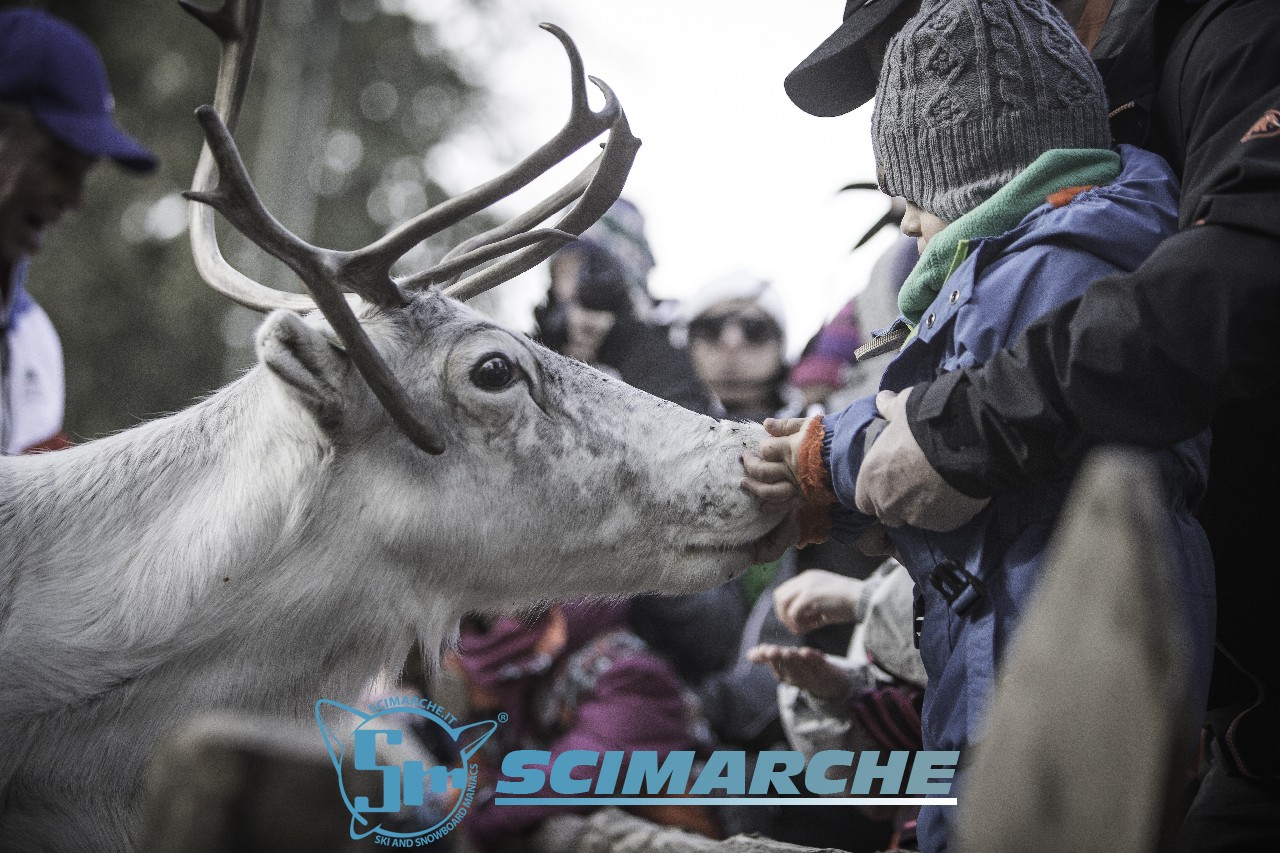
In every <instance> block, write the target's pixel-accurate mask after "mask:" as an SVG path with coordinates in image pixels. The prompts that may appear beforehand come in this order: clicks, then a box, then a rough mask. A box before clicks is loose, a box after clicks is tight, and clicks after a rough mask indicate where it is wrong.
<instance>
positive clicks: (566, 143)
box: [179, 0, 640, 454]
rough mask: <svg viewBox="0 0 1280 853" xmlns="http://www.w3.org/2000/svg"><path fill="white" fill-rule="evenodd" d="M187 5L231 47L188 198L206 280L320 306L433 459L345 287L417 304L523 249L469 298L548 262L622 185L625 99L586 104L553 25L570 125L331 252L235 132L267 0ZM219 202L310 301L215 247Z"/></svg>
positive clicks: (430, 440)
mask: <svg viewBox="0 0 1280 853" xmlns="http://www.w3.org/2000/svg"><path fill="white" fill-rule="evenodd" d="M179 2H180V3H181V5H182V7H183V8H184V9H186V10H187V11H188V12H190V13H192V14H193V15H194V16H195V17H196V18H198V19H199V20H200V21H202V22H203V23H204V24H205V25H206V26H208V27H209V28H210V29H211V30H213V32H214V33H215V34H216V35H217V36H218V38H219V40H220V41H221V42H222V57H221V61H220V63H219V69H218V84H217V90H216V93H215V96H214V104H215V107H216V108H215V107H209V106H204V107H201V108H200V109H198V110H197V111H196V115H197V118H198V119H199V122H200V126H201V128H202V129H203V131H204V135H205V140H206V142H207V145H206V147H205V149H204V151H203V152H202V154H201V158H200V163H199V165H198V166H197V168H196V176H195V179H194V182H193V185H192V188H191V190H190V191H189V192H187V193H186V197H187V198H188V199H190V200H191V201H192V205H191V243H192V252H193V254H194V255H195V258H196V266H197V268H198V269H199V271H200V274H201V276H202V277H203V278H204V279H205V281H206V282H207V283H208V284H209V285H210V286H211V287H213V288H214V289H215V290H217V291H219V292H220V293H223V294H224V295H226V296H228V297H230V298H231V299H233V300H235V301H236V302H239V303H240V304H241V305H244V306H246V307H248V308H253V309H255V310H258V311H270V310H272V309H275V308H286V309H290V310H296V311H306V310H310V309H312V308H317V307H318V308H319V309H320V311H321V312H322V313H323V314H324V316H325V318H326V319H327V320H328V321H329V324H330V325H331V326H332V327H333V329H334V331H335V332H336V333H337V334H338V336H339V337H340V338H341V339H342V341H343V343H344V345H345V346H346V350H347V353H348V355H350V357H351V360H352V362H353V363H354V364H355V365H356V367H357V368H358V369H359V371H360V373H361V375H362V376H363V377H364V378H365V380H366V381H367V382H368V383H369V386H370V388H371V389H372V390H373V392H374V394H375V395H376V396H377V398H378V400H379V401H380V402H381V403H382V404H383V406H384V407H386V409H387V412H388V413H389V414H390V415H391V417H392V419H393V420H395V422H396V423H397V424H398V425H399V426H400V428H401V429H402V430H404V432H405V434H406V435H407V436H408V437H409V438H410V439H411V440H412V441H413V442H414V444H416V445H417V446H418V447H420V448H422V449H423V450H425V451H426V452H428V453H432V454H438V453H440V452H442V451H443V450H444V443H443V441H441V440H440V439H439V438H438V437H437V436H435V435H434V434H433V433H432V431H431V430H429V429H427V428H426V427H425V426H424V425H423V424H422V423H421V422H420V421H418V419H417V418H416V417H415V416H414V415H413V413H412V412H411V411H410V409H409V406H408V403H407V401H406V398H405V394H404V391H403V389H402V388H401V387H400V385H399V383H398V382H397V381H396V379H395V377H394V376H393V375H392V374H391V371H390V370H389V369H388V368H387V366H386V363H385V362H384V361H383V360H382V358H381V356H379V355H378V352H377V350H375V349H374V347H373V345H372V343H371V342H370V341H369V338H368V336H367V335H366V334H365V332H364V329H363V328H362V327H361V325H360V322H359V320H358V319H356V316H355V314H354V312H353V311H352V308H351V305H350V304H348V300H349V299H350V300H353V301H354V297H348V296H344V294H343V290H344V288H345V289H348V290H351V291H353V292H354V293H355V294H358V295H359V297H361V298H363V299H365V300H368V301H369V302H372V303H374V304H375V305H378V306H380V307H381V308H383V309H388V310H391V309H395V308H400V307H403V306H404V305H405V304H407V302H408V297H407V296H406V295H405V293H404V291H403V290H402V289H401V285H403V286H405V287H422V286H427V285H433V284H435V283H437V282H440V281H444V280H446V279H450V278H453V277H456V276H458V275H459V274H461V273H462V272H464V271H465V270H467V269H470V268H472V267H474V266H477V265H479V264H482V263H485V262H488V261H491V260H494V259H495V258H498V257H501V256H503V255H508V254H509V253H513V252H514V254H511V255H510V257H507V258H505V259H504V260H503V261H500V262H499V263H496V264H493V265H492V266H490V267H489V268H488V269H485V270H483V271H482V272H479V273H476V274H474V275H472V276H470V277H468V278H466V279H464V280H463V281H461V282H460V283H458V284H456V285H455V286H454V287H451V288H450V289H449V290H448V291H447V293H448V295H451V296H456V297H457V298H461V299H468V298H470V297H472V296H475V295H477V294H479V293H483V292H484V291H485V290H488V289H489V288H491V287H494V286H495V285H497V284H499V283H501V282H503V281H506V280H508V279H510V278H513V277H514V276H516V275H519V274H520V273H521V272H524V271H525V270H527V269H531V268H532V267H534V266H536V265H537V264H538V263H540V262H541V261H542V260H544V259H546V258H547V257H549V256H550V255H551V254H552V253H553V252H554V251H555V250H556V249H557V248H559V247H560V246H562V245H563V244H564V243H566V242H568V241H570V240H573V239H574V238H575V237H577V236H578V235H579V234H581V233H582V232H583V231H584V230H586V228H587V227H588V226H590V225H591V224H592V223H593V222H595V221H596V220H597V219H598V218H599V217H600V216H601V215H603V214H604V212H605V211H606V210H608V209H609V206H610V205H611V204H612V203H613V202H614V201H616V200H617V198H618V195H619V194H620V193H621V191H622V185H623V183H624V182H625V180H626V176H627V173H628V172H629V171H630V168H631V164H632V162H634V160H635V154H636V151H637V149H638V148H639V145H640V141H639V140H638V139H636V138H635V137H634V136H632V134H631V132H630V128H629V126H628V125H627V121H626V116H625V114H624V113H623V111H622V107H621V105H620V104H619V103H618V99H617V97H616V96H615V95H614V94H613V92H612V90H610V89H609V87H608V86H606V85H605V84H604V83H603V82H601V81H600V80H597V79H596V78H594V77H592V78H590V79H591V81H592V82H593V83H594V84H595V85H596V86H597V87H599V89H600V90H601V91H602V92H603V93H604V96H605V104H604V106H603V107H602V108H601V109H600V110H599V111H593V110H592V109H591V107H590V105H589V104H588V101H587V91H586V77H585V73H584V70H583V65H582V57H581V55H580V54H579V53H578V49H577V47H576V46H575V45H574V44H573V41H572V39H570V38H569V36H568V34H567V33H565V32H564V31H563V30H561V29H560V28H559V27H556V26H553V25H551V24H543V25H542V26H543V28H544V29H546V30H548V31H549V32H551V33H552V34H553V35H554V36H555V37H556V38H557V39H559V40H560V43H561V44H562V45H563V46H564V49H565V52H566V53H567V54H568V57H569V66H570V73H571V81H572V82H571V109H570V115H569V119H568V121H567V122H566V123H565V125H564V127H562V128H561V129H560V131H559V132H558V133H557V134H556V135H555V136H554V137H552V138H551V139H550V140H549V141H547V142H546V143H545V144H544V145H542V146H541V147H540V148H539V149H538V150H537V151H535V152H533V153H532V154H530V155H529V156H528V157H526V158H525V159H524V160H522V161H521V162H520V163H518V164H516V165H515V166H514V167H512V168H511V169H509V170H508V171H507V172H506V173H504V174H503V175H500V176H499V177H497V178H494V179H492V180H490V181H488V182H486V183H484V184H482V185H480V186H479V187H476V188H475V189H473V190H471V191H469V192H467V193H464V194H462V195H459V196H456V197H454V198H452V199H450V200H448V201H446V202H444V203H442V204H440V205H437V206H436V207H434V208H431V209H429V210H427V211H424V212H423V213H421V214H419V215H418V216H416V217H414V218H413V219H411V220H409V221H408V222H406V223H404V224H403V225H401V226H399V227H398V228H396V229H394V230H393V231H391V233H389V234H387V235H386V236H384V237H382V238H381V239H379V240H376V241H375V242H373V243H371V244H369V245H368V246H365V247H364V248H361V249H357V250H354V251H338V250H334V249H325V248H321V247H318V246H313V245H311V244H310V243H307V242H306V241H305V240H302V239H301V238H299V237H298V236H297V235H295V234H293V233H292V232H291V231H289V230H288V229H287V228H285V227H284V226H283V225H281V224H280V223H279V222H278V221H277V220H276V219H275V218H274V217H273V216H272V215H271V214H270V212H269V211H268V210H267V209H266V207H265V206H264V205H263V204H262V200H261V199H260V198H259V196H258V193H257V191H256V190H255V189H254V187H253V183H252V181H251V180H250V179H249V175H248V172H247V171H246V169H245V167H244V163H243V161H242V160H241V158H240V154H239V151H238V150H237V148H236V144H235V141H234V140H233V138H232V133H231V130H230V129H229V128H231V127H234V125H235V120H236V117H237V115H238V112H239V108H240V104H241V102H242V100H243V97H244V92H245V88H246V85H247V81H248V75H249V71H250V69H251V67H252V63H253V48H254V44H255V42H256V40H257V25H258V21H259V20H260V18H261V2H260V0H224V3H223V5H222V7H221V8H220V9H218V10H216V11H207V10H204V9H201V8H199V7H196V6H193V5H192V4H191V3H190V2H189V0H179ZM606 130H608V131H609V138H608V141H607V143H606V144H605V146H604V149H605V150H604V153H602V154H601V155H600V156H599V157H597V158H596V160H595V161H594V162H593V163H592V164H591V165H590V166H589V167H588V168H587V169H586V170H585V171H584V172H583V173H582V174H580V175H579V176H578V177H576V178H575V179H573V180H572V181H570V182H569V183H568V184H566V185H565V186H564V187H562V188H561V189H560V190H559V191H557V192H556V193H554V194H552V195H551V196H550V197H548V198H547V199H546V200H545V201H543V202H542V203H540V204H538V205H536V206H535V207H534V208H532V209H531V210H529V211H528V212H526V213H525V214H523V215H521V216H519V217H517V218H516V219H514V220H512V221H511V222H509V223H507V224H506V225H504V226H500V227H498V228H494V229H491V230H490V231H488V232H486V233H485V234H482V235H479V237H477V238H473V239H472V240H469V241H467V242H465V243H464V244H462V245H461V246H458V247H457V248H455V249H454V250H453V251H451V252H449V253H448V254H447V255H446V256H445V258H444V259H443V260H442V261H441V263H439V264H438V265H436V266H435V267H433V268H431V269H429V270H426V271H424V272H421V273H418V274H416V275H412V276H409V277H407V278H406V279H404V280H402V282H401V283H400V284H397V283H396V282H395V281H393V280H392V278H391V267H392V265H394V264H395V263H396V261H398V260H399V259H400V258H401V257H403V256H404V254H405V253H406V252H408V251H409V250H410V249H412V248H413V247H414V246H416V245H417V244H419V243H421V242H422V241H423V240H425V239H427V238H428V237H430V236H431V235H433V234H437V233H439V232H440V231H442V230H444V229H445V228H448V227H450V226H451V225H454V224H456V223H458V222H460V221H462V220H463V219H465V218H467V217H468V216H471V215H473V214H475V213H477V212H479V211H480V210H483V209H485V208H486V207H489V206H490V205H492V204H493V203H494V202H496V201H498V200H499V199H502V198H505V197H506V196H508V195H510V194H512V193H514V192H516V191H517V190H519V189H521V188H522V187H525V186H527V185H528V184H529V183H531V182H532V181H533V180H534V179H535V178H537V177H538V176H539V175H541V174H543V173H544V172H546V171H547V170H548V169H550V168H551V167H552V166H555V165H556V164H557V163H560V162H561V161H563V160H564V159H565V158H567V157H568V156H569V155H570V154H572V153H573V152H575V151H577V150H578V149H580V148H581V147H582V146H584V145H586V144H587V143H588V142H590V141H591V140H592V139H594V138H596V137H597V136H599V135H600V134H601V133H603V132H605V131H606ZM215 164H216V166H217V177H216V178H215V176H214V165H215ZM575 199H577V204H575V205H574V207H573V208H572V209H571V210H570V211H569V212H568V213H567V214H565V216H564V217H563V218H562V219H561V220H560V221H559V222H558V223H556V226H555V227H554V228H551V229H542V230H534V231H531V230H529V229H530V228H532V227H533V226H534V225H536V224H537V223H539V222H541V221H543V220H545V219H546V218H547V217H549V216H551V215H552V214H554V213H556V212H557V211H559V210H562V209H563V208H564V207H566V206H567V205H568V204H570V203H571V202H573V201H574V200H575ZM210 207H212V208H214V209H216V210H217V211H218V212H220V213H222V215H223V216H225V217H226V218H227V220H228V221H229V222H230V223H231V224H232V225H233V226H234V227H235V228H236V230H238V231H239V232H240V233H242V234H244V235H245V236H246V237H248V238H249V239H250V240H251V241H253V242H254V243H255V244H257V245H258V246H259V247H260V248H262V249H264V250H265V251H267V252H268V253H270V254H271V255H273V256H274V257H276V258H278V259H280V260H281V261H283V262H284V263H285V264H286V265H287V266H288V267H289V268H290V269H291V270H293V271H294V272H295V273H296V274H297V275H298V277H299V278H301V279H302V281H303V284H304V285H306V288H307V290H308V291H309V292H310V293H311V297H310V298H309V297H307V296H303V295H301V294H293V293H285V292H282V291H278V290H275V289H273V288H269V287H265V286H263V285H262V284H259V283H258V282H255V281H253V280H252V279H250V278H248V277H246V276H244V275H242V274H241V273H240V272H239V271H237V270H236V269H235V268H233V267H232V266H231V265H230V264H229V263H227V261H226V260H225V259H224V258H223V257H222V253H221V251H220V250H219V249H218V243H217V233H216V231H215V230H214V223H213V218H212V215H211V214H210V212H209V208H210Z"/></svg>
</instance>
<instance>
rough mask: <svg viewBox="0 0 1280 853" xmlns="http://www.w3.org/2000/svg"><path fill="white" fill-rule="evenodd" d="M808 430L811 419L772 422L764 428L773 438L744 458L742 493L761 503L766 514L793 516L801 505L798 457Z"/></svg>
mask: <svg viewBox="0 0 1280 853" xmlns="http://www.w3.org/2000/svg"><path fill="white" fill-rule="evenodd" d="M808 426H809V419H808V418H785V419H782V420H775V419H773V418H768V419H767V420H765V422H764V428H765V430H766V431H767V432H768V433H769V436H770V437H769V438H766V439H765V440H764V441H762V442H760V452H759V453H755V452H752V451H747V452H746V453H745V454H743V456H742V468H743V470H744V471H746V472H747V476H746V478H745V479H743V481H742V490H743V491H744V492H746V493H748V494H750V495H752V496H753V497H755V498H756V500H758V501H760V508H761V509H763V510H764V511H766V512H779V513H783V512H789V511H791V510H792V509H795V508H796V506H798V505H799V503H800V499H801V498H800V484H799V482H798V481H797V479H796V457H797V455H798V454H799V452H800V443H801V442H802V441H803V440H804V433H805V430H806V429H807V428H808Z"/></svg>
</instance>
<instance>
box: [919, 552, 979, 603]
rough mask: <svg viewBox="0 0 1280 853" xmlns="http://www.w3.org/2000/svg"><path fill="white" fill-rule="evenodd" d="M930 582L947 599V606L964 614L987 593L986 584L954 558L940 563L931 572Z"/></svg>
mask: <svg viewBox="0 0 1280 853" xmlns="http://www.w3.org/2000/svg"><path fill="white" fill-rule="evenodd" d="M929 583H930V585H932V586H933V588H934V589H936V590H937V591H938V592H939V593H940V594H941V595H942V597H943V598H944V599H946V601H947V606H948V607H950V608H951V609H952V610H954V611H955V612H956V613H958V614H959V615H961V616H963V615H964V614H966V613H968V612H969V611H970V610H972V609H973V606H974V605H975V604H977V603H978V602H979V601H981V600H982V599H983V598H984V597H985V596H986V594H987V587H986V585H985V584H984V583H983V582H982V581H980V580H978V578H976V577H974V576H973V575H971V574H970V573H969V572H968V571H966V570H965V568H964V567H963V566H961V565H960V564H959V563H957V562H955V561H954V560H947V561H945V562H943V563H939V564H938V566H937V567H936V568H935V569H934V570H933V571H932V572H930V573H929Z"/></svg>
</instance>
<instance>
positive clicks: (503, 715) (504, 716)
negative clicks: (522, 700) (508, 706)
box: [498, 711, 508, 723]
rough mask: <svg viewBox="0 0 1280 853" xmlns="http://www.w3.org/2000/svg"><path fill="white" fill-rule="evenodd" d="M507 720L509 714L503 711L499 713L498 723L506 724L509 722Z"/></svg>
mask: <svg viewBox="0 0 1280 853" xmlns="http://www.w3.org/2000/svg"><path fill="white" fill-rule="evenodd" d="M507 719H508V718H507V712H506V711H502V712H501V713H499V714H498V722H500V723H505V722H506V721H507Z"/></svg>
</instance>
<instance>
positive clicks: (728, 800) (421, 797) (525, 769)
mask: <svg viewBox="0 0 1280 853" xmlns="http://www.w3.org/2000/svg"><path fill="white" fill-rule="evenodd" d="M315 710H316V722H317V724H319V726H320V731H321V733H322V734H323V736H324V740H325V745H326V746H327V747H328V749H329V755H330V757H331V758H332V759H333V766H334V768H335V769H337V771H338V787H339V790H340V791H341V793H342V800H343V802H344V803H345V804H346V806H347V811H349V812H350V813H351V837H352V838H354V839H361V838H367V837H369V836H371V835H372V836H374V841H375V843H377V844H379V845H382V846H386V847H421V846H424V845H426V844H430V843H431V842H432V841H436V840H438V839H440V838H442V837H444V836H445V835H446V834H448V833H449V831H450V830H452V829H453V828H454V827H455V826H457V825H458V823H459V822H460V821H461V820H462V819H463V818H464V817H465V816H466V814H467V811H468V810H469V809H470V808H471V805H472V802H473V800H474V799H475V796H476V783H477V779H478V777H479V774H480V767H479V765H478V763H475V762H473V761H472V760H471V759H472V757H473V756H474V755H475V754H476V752H477V751H479V749H480V748H481V747H482V746H484V744H485V742H486V741H488V740H489V738H490V737H491V736H492V735H493V733H494V732H495V731H496V730H497V728H498V725H499V723H505V722H506V721H507V715H506V714H498V718H497V719H496V720H485V721H483V722H479V723H472V724H470V725H458V720H457V718H456V717H454V716H453V715H452V714H450V713H448V712H447V711H445V710H444V709H443V708H441V707H440V706H439V705H437V704H436V703H434V702H432V701H430V700H428V699H421V698H419V697H416V696H395V697H391V698H388V699H384V700H382V701H380V702H378V703H376V704H374V705H371V706H370V710H369V712H368V713H366V712H364V711H360V710H357V709H355V708H351V707H349V706H347V705H343V704H340V703H338V702H332V701H330V700H328V699H321V700H320V701H319V702H317V703H316V709H315ZM391 714H412V715H415V716H417V717H420V718H421V719H422V720H424V721H426V722H427V723H429V724H430V725H432V726H434V727H436V728H438V729H439V730H440V731H441V732H443V733H444V734H445V735H446V736H447V737H448V738H449V741H450V742H451V743H453V744H455V745H456V747H457V750H458V754H459V758H458V761H459V764H458V766H457V767H449V766H435V765H433V766H426V765H425V764H424V762H422V761H420V760H417V759H401V760H400V761H399V762H398V763H396V762H393V761H389V760H385V758H384V760H383V761H382V763H380V757H379V755H378V749H379V747H383V748H384V755H385V751H386V748H387V747H394V746H398V745H401V743H402V740H403V737H404V734H403V731H402V730H401V727H400V726H399V725H397V724H395V723H394V722H392V721H391V720H388V719H385V718H386V717H388V716H389V715H391ZM352 717H354V718H355V720H358V723H357V724H356V725H354V726H346V725H341V724H339V723H340V722H351V721H352ZM340 732H342V733H345V734H339V733H340ZM754 759H755V760H754V761H750V762H749V761H748V760H747V754H746V753H744V752H742V751H741V750H716V751H715V752H712V753H710V754H709V755H704V756H699V755H697V754H695V753H693V752H690V751H687V750H686V751H675V752H670V753H657V752H654V751H653V750H630V751H622V750H609V751H605V752H598V751H596V750H583V749H573V750H568V751H566V752H562V753H559V754H553V753H551V752H549V751H546V750H534V749H517V750H514V751H512V752H509V753H507V754H506V755H505V756H504V757H503V758H502V761H501V770H502V772H501V776H502V778H500V779H498V780H497V782H496V785H495V786H494V788H493V789H492V791H490V792H489V793H488V794H487V796H492V798H493V799H492V803H493V805H494V806H498V807H500V806H526V807H527V806H564V805H575V806H603V805H616V806H632V805H654V804H670V805H705V806H741V805H759V806H766V805H767V806H798V805H828V806H835V805H921V806H923V805H932V806H954V805H956V797H955V795H954V794H953V792H952V781H953V779H954V777H955V772H956V767H957V765H958V764H959V759H960V754H959V753H958V752H955V751H927V750H925V751H917V752H908V751H905V750H894V751H891V752H879V751H875V750H867V751H864V752H860V753H855V752H849V751H846V750H838V749H828V750H823V751H821V752H818V753H816V754H814V755H812V756H808V757H806V756H805V755H804V754H802V753H800V752H796V751H794V750H772V751H765V752H760V753H757V754H755V756H754ZM368 774H376V775H375V776H373V777H372V778H376V779H377V782H378V790H379V792H380V796H379V797H378V799H379V803H378V804H376V805H375V804H373V803H371V802H370V798H369V797H367V796H355V797H353V796H351V794H350V793H348V791H349V789H355V788H356V785H357V784H358V783H361V782H363V783H365V784H366V785H367V784H368V783H369V781H370V777H369V776H368ZM446 792H452V793H453V794H456V797H455V798H453V799H450V800H448V803H449V806H448V813H447V814H443V813H444V811H445V808H443V807H441V808H439V809H437V810H435V811H434V812H429V813H430V814H431V815H432V817H431V818H430V819H429V820H427V821H423V820H418V822H417V823H415V824H414V830H413V831H407V828H406V827H405V826H404V825H403V824H404V820H403V819H402V817H401V815H400V812H401V810H402V809H406V810H411V811H412V810H413V809H414V808H415V807H416V808H417V809H419V812H418V814H419V815H421V813H422V810H421V807H423V805H424V802H425V801H426V794H427V793H432V794H436V795H442V794H445V793H446ZM442 814H443V816H441V815H442ZM424 822H427V823H430V824H431V825H430V826H427V827H426V828H425V829H418V828H416V827H417V826H420V825H421V824H422V823H424Z"/></svg>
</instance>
